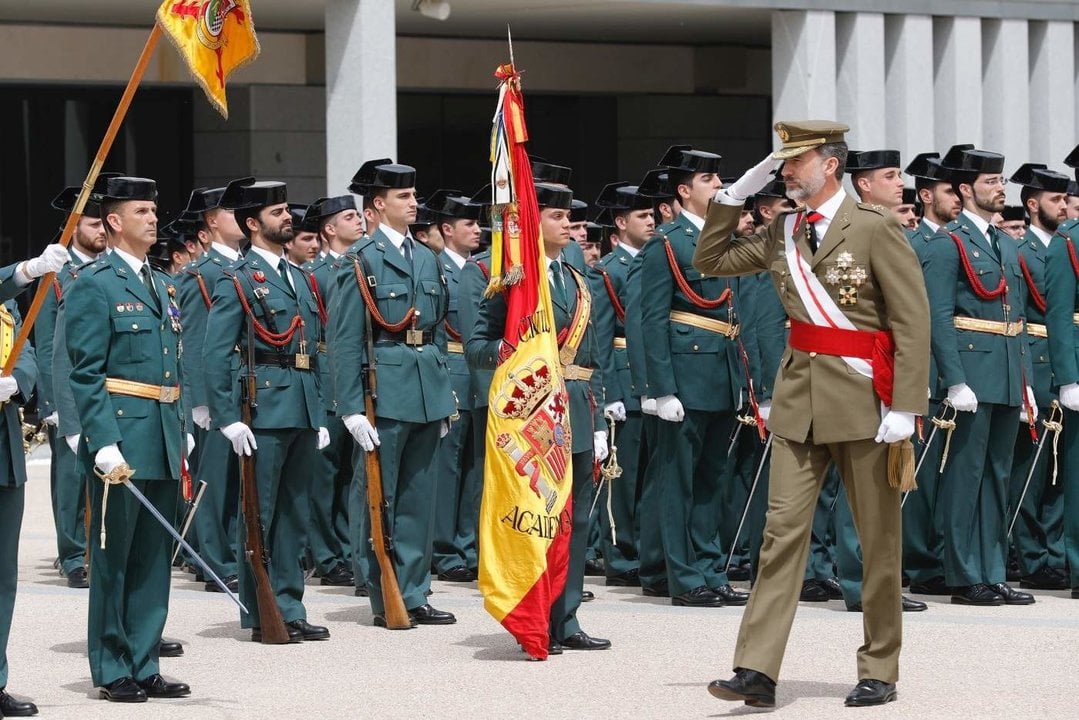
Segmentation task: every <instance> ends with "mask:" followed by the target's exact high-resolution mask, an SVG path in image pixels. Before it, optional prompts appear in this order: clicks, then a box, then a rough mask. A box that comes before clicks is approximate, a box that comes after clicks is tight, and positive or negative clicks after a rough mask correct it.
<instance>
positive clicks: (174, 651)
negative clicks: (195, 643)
mask: <svg viewBox="0 0 1079 720" xmlns="http://www.w3.org/2000/svg"><path fill="white" fill-rule="evenodd" d="M183 654H184V646H183V645H181V644H180V643H178V642H165V641H164V640H162V641H161V643H160V644H159V645H158V646H157V656H158V657H163V658H176V657H181V656H182V655H183Z"/></svg>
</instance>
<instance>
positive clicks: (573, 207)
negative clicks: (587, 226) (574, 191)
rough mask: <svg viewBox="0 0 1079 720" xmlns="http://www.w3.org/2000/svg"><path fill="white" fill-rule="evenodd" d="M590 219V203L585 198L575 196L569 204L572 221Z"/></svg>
mask: <svg viewBox="0 0 1079 720" xmlns="http://www.w3.org/2000/svg"><path fill="white" fill-rule="evenodd" d="M587 220H588V203H586V202H585V201H584V200H578V199H577V198H573V201H572V202H571V203H570V206H569V221H570V222H571V223H579V222H585V221H587Z"/></svg>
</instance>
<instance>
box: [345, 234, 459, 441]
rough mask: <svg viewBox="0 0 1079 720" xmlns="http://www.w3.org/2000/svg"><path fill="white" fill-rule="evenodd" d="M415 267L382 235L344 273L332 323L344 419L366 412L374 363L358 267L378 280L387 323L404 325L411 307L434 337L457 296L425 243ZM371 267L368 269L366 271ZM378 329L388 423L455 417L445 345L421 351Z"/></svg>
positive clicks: (359, 247) (376, 293)
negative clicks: (370, 356)
mask: <svg viewBox="0 0 1079 720" xmlns="http://www.w3.org/2000/svg"><path fill="white" fill-rule="evenodd" d="M412 244H413V250H412V263H411V264H410V263H409V262H408V261H407V260H406V259H405V256H404V255H403V254H402V253H401V251H400V250H398V249H397V248H396V247H394V245H393V243H392V242H391V241H390V239H389V238H388V237H387V236H386V234H385V233H383V232H382V231H381V230H376V231H375V233H374V234H373V235H371V236H370V237H365V238H362V239H360V240H359V241H358V242H356V243H355V244H354V245H353V246H352V247H351V248H349V251H348V253H347V255H346V256H345V259H344V260H343V261H342V267H341V270H340V271H339V272H338V274H337V288H336V290H334V296H333V306H332V307H331V308H330V318H331V323H332V324H333V332H332V335H333V340H334V347H333V348H332V350H331V352H332V353H333V356H334V362H333V370H334V388H335V392H336V394H337V414H338V415H341V416H345V415H354V414H357V413H363V412H364V383H365V379H364V372H363V370H364V368H365V367H366V363H367V335H366V332H367V317H366V312H365V306H364V302H363V297H362V296H361V294H360V289H359V287H358V286H357V278H356V271H355V268H356V263H357V262H360V260H361V259H362V261H363V262H362V263H361V266H360V274H361V275H364V276H367V275H368V274H369V275H370V278H369V280H370V281H373V282H374V285H373V286H370V282H369V287H370V290H371V295H372V297H373V298H374V300H375V304H376V305H377V307H378V311H379V312H380V313H381V314H382V317H383V319H385V321H386V322H387V323H390V324H395V323H398V322H400V321H401V320H402V319H403V318H404V317H405V314H406V313H407V312H408V310H409V308H411V307H415V308H416V310H418V311H419V313H420V315H419V318H418V319H417V322H416V329H417V330H421V331H428V332H431V333H434V331H435V329H436V328H437V326H438V325H440V324H441V323H442V320H443V319H444V318H445V316H446V311H447V309H448V305H449V298H448V297H447V295H446V281H445V279H444V278H443V277H442V273H441V272H440V270H439V267H440V265H439V261H438V257H437V256H435V254H434V253H433V252H432V251H431V249H430V248H428V247H427V246H426V245H424V244H423V243H419V242H415V241H413V243H412ZM364 266H366V268H365V267H364ZM383 334H384V333H383V331H382V330H381V329H380V328H377V327H376V328H374V337H375V362H376V367H377V370H378V376H377V377H378V388H377V392H378V399H377V400H376V402H375V409H376V412H377V414H378V417H379V418H380V419H387V420H397V421H400V422H411V423H429V422H435V421H438V420H444V419H446V418H448V417H449V416H450V415H452V414H453V413H454V410H455V408H456V404H455V403H454V401H453V391H452V389H451V386H450V375H449V370H448V368H447V361H446V354H445V350H446V348H445V346H443V347H438V346H437V345H435V344H429V345H423V346H420V347H413V346H410V345H406V344H405V343H403V342H397V341H394V340H391V339H380V336H382V335H383Z"/></svg>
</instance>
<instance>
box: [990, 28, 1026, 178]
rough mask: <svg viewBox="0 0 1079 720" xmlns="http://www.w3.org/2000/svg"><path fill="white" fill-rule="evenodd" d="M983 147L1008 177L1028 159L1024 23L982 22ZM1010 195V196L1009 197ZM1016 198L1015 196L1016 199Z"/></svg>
mask: <svg viewBox="0 0 1079 720" xmlns="http://www.w3.org/2000/svg"><path fill="white" fill-rule="evenodd" d="M982 53H983V58H984V60H985V80H984V89H983V95H982V107H983V113H984V122H985V139H984V142H985V147H986V149H987V150H992V151H994V152H999V153H1004V156H1005V158H1006V159H1007V161H1006V163H1005V166H1004V170H1005V173H1010V172H1011V171H1012V170H1014V169H1015V168H1017V167H1019V165H1021V164H1022V163H1025V162H1027V161H1028V160H1029V159H1030V73H1029V67H1030V41H1029V36H1028V30H1027V21H1026V20H1014V19H1005V20H995V19H994V20H983V21H982ZM1009 194H1010V193H1009ZM1016 197H1018V194H1017V195H1016Z"/></svg>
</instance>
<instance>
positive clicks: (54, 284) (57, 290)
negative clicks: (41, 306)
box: [52, 276, 63, 301]
mask: <svg viewBox="0 0 1079 720" xmlns="http://www.w3.org/2000/svg"><path fill="white" fill-rule="evenodd" d="M52 291H53V294H55V295H56V299H57V301H59V300H60V298H61V296H62V295H63V290H61V289H60V281H59V280H57V279H56V277H55V276H54V277H53V279H52Z"/></svg>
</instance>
